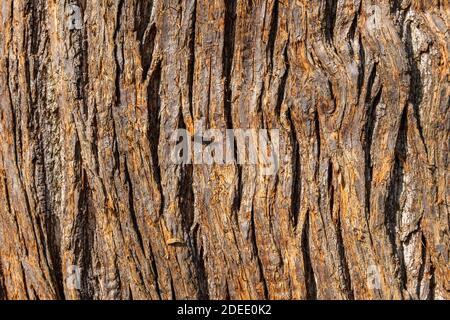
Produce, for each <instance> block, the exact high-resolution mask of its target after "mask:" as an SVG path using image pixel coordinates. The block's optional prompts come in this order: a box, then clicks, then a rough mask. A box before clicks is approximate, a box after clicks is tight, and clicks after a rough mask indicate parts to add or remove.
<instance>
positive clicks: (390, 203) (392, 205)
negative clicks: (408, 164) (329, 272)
mask: <svg viewBox="0 0 450 320" xmlns="http://www.w3.org/2000/svg"><path fill="white" fill-rule="evenodd" d="M407 121H408V106H405V107H404V109H403V112H402V117H401V120H400V128H399V133H398V136H397V143H396V146H395V159H394V161H395V164H394V169H393V174H392V178H391V181H390V185H389V187H388V197H387V200H386V205H385V212H386V218H385V224H386V230H387V233H388V237H389V241H390V242H391V244H392V248H393V252H394V255H395V256H396V257H397V259H398V263H399V267H400V270H399V272H400V277H399V279H400V282H401V285H402V288H406V280H407V279H406V267H405V259H404V254H403V247H402V246H401V245H400V246H398V245H397V240H396V234H397V230H398V228H399V223H400V221H399V219H400V217H399V215H400V214H401V211H400V210H401V208H400V196H401V194H402V192H403V179H404V173H403V171H404V168H403V166H404V162H405V161H406V148H407V146H406V145H407V134H408V132H407V130H408V122H407Z"/></svg>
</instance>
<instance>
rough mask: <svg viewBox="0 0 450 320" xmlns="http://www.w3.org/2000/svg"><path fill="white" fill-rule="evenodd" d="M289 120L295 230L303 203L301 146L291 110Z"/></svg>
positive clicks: (288, 113) (292, 213) (292, 218)
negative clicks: (291, 145)
mask: <svg viewBox="0 0 450 320" xmlns="http://www.w3.org/2000/svg"><path fill="white" fill-rule="evenodd" d="M287 118H288V120H289V125H290V130H291V142H292V144H293V151H292V160H291V161H292V186H291V188H292V190H291V220H292V225H293V226H294V229H296V228H297V225H298V216H299V214H300V201H301V194H300V191H301V183H302V180H301V167H300V146H299V143H298V138H297V133H296V131H295V126H294V123H293V121H292V115H291V109H288V111H287Z"/></svg>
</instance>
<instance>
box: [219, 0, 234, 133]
mask: <svg viewBox="0 0 450 320" xmlns="http://www.w3.org/2000/svg"><path fill="white" fill-rule="evenodd" d="M223 1H224V2H225V12H224V14H225V17H224V22H225V27H224V43H223V52H222V65H223V74H224V76H225V94H224V99H225V101H224V112H225V121H226V123H227V128H228V129H231V128H233V118H232V102H231V97H232V91H231V71H232V67H233V57H234V42H235V33H236V5H237V1H236V0H223Z"/></svg>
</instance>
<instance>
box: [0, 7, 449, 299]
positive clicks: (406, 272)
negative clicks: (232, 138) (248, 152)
mask: <svg viewBox="0 0 450 320" xmlns="http://www.w3.org/2000/svg"><path fill="white" fill-rule="evenodd" d="M72 5H76V6H78V7H79V8H81V11H80V12H81V17H82V26H81V28H70V24H69V23H68V21H70V19H71V16H70V14H71V12H70V10H69V11H68V9H69V8H70V6H72ZM449 10H450V5H449V3H448V1H446V0H391V1H387V0H314V1H312V0H284V1H278V0H246V1H243V0H242V1H231V0H214V1H212V0H184V1H181V0H101V1H100V0H95V1H86V0H2V1H1V8H0V20H1V24H0V135H1V141H0V299H56V298H59V299H207V298H209V299H227V298H232V299H244V298H250V299H265V298H268V299H448V298H449V297H450V295H449V290H450V284H449V283H450V282H449V280H450V279H449V269H448V250H449V203H450V189H449V186H448V183H449V157H448V156H449V131H450V105H449V104H450V99H449V93H450V92H449V91H450V90H449V81H450V74H449V63H450V58H449V54H450V43H449V39H450V29H449V27H450V11H449ZM201 118H204V119H206V127H207V128H219V129H225V128H244V129H245V128H268V129H279V130H280V148H281V149H280V155H281V157H280V168H279V170H278V172H277V174H276V175H273V176H265V175H262V174H261V172H260V170H259V168H258V167H257V166H245V165H239V164H228V165H211V166H209V165H176V164H174V163H172V162H171V161H170V160H169V153H170V151H171V150H172V149H173V148H174V144H175V142H174V141H172V140H171V134H172V132H173V130H175V129H177V128H186V129H187V130H189V131H190V132H193V130H194V129H193V126H194V122H195V121H196V120H198V119H201ZM74 266H75V267H78V268H81V269H79V273H80V281H81V283H80V284H79V286H77V287H76V288H74V287H73V286H71V285H68V283H69V280H70V277H72V276H73V268H74ZM373 274H377V275H378V276H377V279H376V282H378V283H377V286H375V288H374V287H373V286H371V285H370V280H371V277H373Z"/></svg>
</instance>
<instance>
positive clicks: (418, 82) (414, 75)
mask: <svg viewBox="0 0 450 320" xmlns="http://www.w3.org/2000/svg"><path fill="white" fill-rule="evenodd" d="M411 34H412V31H411V22H407V23H406V32H405V43H406V46H405V47H406V52H407V53H408V57H409V65H410V70H411V77H410V79H411V83H410V89H409V101H410V102H411V104H412V106H413V112H414V117H415V118H416V122H417V129H418V130H419V135H420V139H421V140H422V143H423V145H424V147H425V151H426V153H427V155H428V149H427V145H426V143H425V137H424V135H423V128H422V123H421V119H420V113H419V108H420V104H421V103H422V99H423V83H422V75H421V74H420V69H419V66H418V62H417V61H416V59H415V57H414V50H413V44H412V35H411Z"/></svg>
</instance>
